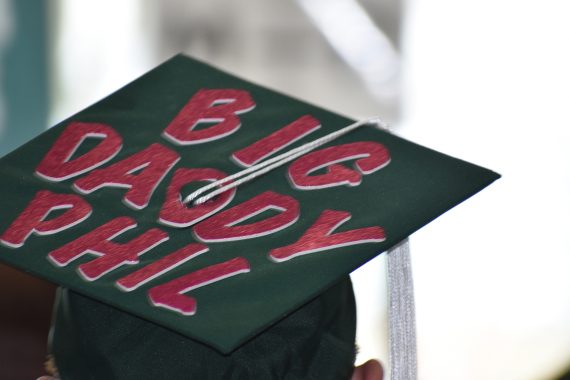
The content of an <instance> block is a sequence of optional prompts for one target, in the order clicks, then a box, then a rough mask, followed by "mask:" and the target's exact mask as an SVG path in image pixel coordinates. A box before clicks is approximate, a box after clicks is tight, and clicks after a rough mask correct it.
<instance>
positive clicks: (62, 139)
mask: <svg viewBox="0 0 570 380" xmlns="http://www.w3.org/2000/svg"><path fill="white" fill-rule="evenodd" d="M89 137H95V138H100V139H101V141H100V142H99V144H98V145H97V146H96V147H94V148H93V149H91V150H90V151H89V152H87V153H84V154H82V155H81V156H79V157H77V158H74V159H73V160H71V157H72V156H73V154H74V153H75V152H76V151H77V149H78V148H79V146H80V145H81V144H82V143H83V141H84V140H85V139H87V138H89ZM122 143H123V140H122V139H121V136H119V134H118V133H117V132H115V130H114V129H113V128H111V127H110V126H108V125H105V124H97V123H80V122H72V123H71V124H69V125H68V126H67V128H66V129H65V130H64V131H63V132H62V133H61V135H60V136H59V137H58V139H57V140H56V141H55V143H54V144H53V146H52V147H51V149H50V150H49V152H47V154H46V155H45V157H44V159H43V160H42V162H40V164H39V165H38V167H37V168H36V174H37V175H38V176H40V177H41V178H43V179H47V180H48V181H58V182H59V181H64V180H66V179H69V178H72V177H75V176H78V175H80V174H83V173H85V172H88V171H89V170H92V169H94V168H96V167H98V166H100V165H103V164H104V163H105V162H107V161H109V160H110V159H112V158H113V157H115V155H116V154H117V153H119V151H120V150H121V146H122Z"/></svg>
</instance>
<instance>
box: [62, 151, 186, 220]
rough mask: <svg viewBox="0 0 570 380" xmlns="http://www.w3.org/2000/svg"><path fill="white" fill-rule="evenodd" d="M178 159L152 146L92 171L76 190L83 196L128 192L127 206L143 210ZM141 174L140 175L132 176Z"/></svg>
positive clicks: (174, 154)
mask: <svg viewBox="0 0 570 380" xmlns="http://www.w3.org/2000/svg"><path fill="white" fill-rule="evenodd" d="M179 159H180V157H179V156H178V154H177V153H176V152H174V151H172V150H170V149H168V148H166V147H164V146H162V145H160V144H152V145H150V146H149V147H148V148H146V149H145V150H143V151H141V152H138V153H135V154H133V155H132V156H130V157H127V158H125V159H124V160H122V161H119V162H117V163H115V164H113V165H110V166H107V167H106V168H104V169H98V170H94V171H92V172H91V173H89V174H88V175H87V176H86V177H83V178H80V179H78V180H77V181H75V183H74V185H73V186H74V187H75V188H76V189H77V191H79V192H81V193H84V194H89V193H92V192H93V191H95V190H98V189H100V188H102V187H105V186H110V187H124V188H127V189H129V190H128V191H127V193H126V194H125V197H124V198H123V200H124V202H125V203H126V204H127V205H128V206H131V207H133V208H135V209H137V210H140V209H143V208H145V207H146V206H147V205H148V202H149V201H150V197H151V196H152V193H153V192H154V190H155V189H156V187H157V186H158V184H159V183H160V181H162V179H163V178H164V176H165V175H166V173H168V171H169V170H170V169H171V168H172V167H173V166H174V164H176V162H178V160H179ZM138 171H140V173H138V174H133V173H135V172H138Z"/></svg>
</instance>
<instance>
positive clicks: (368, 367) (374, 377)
mask: <svg viewBox="0 0 570 380" xmlns="http://www.w3.org/2000/svg"><path fill="white" fill-rule="evenodd" d="M383 378H384V370H383V369H382V366H381V365H380V362H379V361H378V360H375V359H372V360H369V361H367V362H366V363H364V364H362V365H359V366H358V367H356V368H355V369H354V372H353V374H352V377H351V378H350V380H382V379H383Z"/></svg>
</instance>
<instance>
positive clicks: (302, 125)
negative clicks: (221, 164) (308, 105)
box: [232, 115, 321, 167]
mask: <svg viewBox="0 0 570 380" xmlns="http://www.w3.org/2000/svg"><path fill="white" fill-rule="evenodd" d="M320 127H321V123H320V122H319V121H318V120H317V119H315V118H314V117H312V116H309V115H305V116H302V117H300V118H299V119H297V120H295V121H294V122H292V123H291V124H289V125H286V126H285V127H283V128H281V129H280V130H278V131H276V132H273V133H272V134H270V135H269V136H267V137H265V138H263V139H261V140H259V141H256V142H254V143H253V144H251V145H250V146H248V147H246V148H243V149H241V150H239V151H237V152H235V153H234V154H233V155H232V158H233V160H234V161H235V162H236V163H238V164H239V165H241V166H245V167H249V166H251V165H253V164H256V163H258V162H259V161H261V160H263V159H265V158H266V157H268V156H270V155H272V154H273V153H276V152H279V151H280V150H281V149H283V148H285V147H287V146H289V145H291V144H293V143H294V142H295V141H297V140H300V139H302V138H303V137H305V136H307V135H308V134H309V133H312V132H313V131H316V130H317V129H319V128H320Z"/></svg>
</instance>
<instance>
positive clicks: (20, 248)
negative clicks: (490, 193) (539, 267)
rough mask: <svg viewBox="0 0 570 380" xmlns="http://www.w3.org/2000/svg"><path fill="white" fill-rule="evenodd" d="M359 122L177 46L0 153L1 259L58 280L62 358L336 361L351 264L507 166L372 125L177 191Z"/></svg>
mask: <svg viewBox="0 0 570 380" xmlns="http://www.w3.org/2000/svg"><path fill="white" fill-rule="evenodd" d="M353 123H354V121H353V120H350V119H349V118H346V117H343V116H340V115H338V114H335V113H332V112H329V111H326V110H323V109H321V108H318V107H315V106H312V105H309V104H307V103H305V102H302V101H299V100H296V99H293V98H291V97H288V96H285V95H282V94H280V93H277V92H275V91H272V90H268V89H266V88H262V87H260V86H257V85H254V84H252V83H249V82H246V81H244V80H241V79H238V78H236V77H234V76H231V75H228V74H226V73H224V72H222V71H219V70H217V69H214V68H212V67H210V66H208V65H205V64H203V63H200V62H197V61H195V60H192V59H190V58H187V57H184V56H176V57H174V58H172V59H171V60H169V61H167V62H166V63H164V64H162V65H161V66H159V67H158V68H156V69H154V70H152V71H151V72H149V73H147V74H146V75H144V76H142V77H141V78H139V79H137V80H135V81H134V82H132V83H131V84H129V85H127V86H126V87H124V88H122V89H120V90H119V91H117V92H115V93H114V94H112V95H110V96H109V97H107V98H105V99H103V100H101V101H99V102H98V103H96V104H94V105H93V106H91V107H88V108H87V109H85V110H83V111H81V112H79V113H77V114H75V115H73V116H72V117H71V118H69V119H67V120H65V121H63V122H61V123H59V124H58V125H57V126H55V127H54V128H52V129H50V130H48V131H46V132H44V133H42V134H41V135H40V136H38V137H36V138H35V139H33V140H32V141H30V142H28V143H27V144H25V145H23V146H22V147H20V148H18V149H17V150H15V151H14V152H12V153H10V154H9V155H7V156H5V157H4V158H2V159H1V161H0V173H1V175H2V177H3V180H2V184H1V185H0V204H1V207H0V212H1V215H2V217H1V218H0V243H1V244H0V260H1V261H4V262H6V263H8V264H10V265H12V266H15V267H17V268H20V269H22V270H24V271H26V272H29V273H32V274H34V275H37V276H39V277H42V278H45V279H47V280H49V281H52V282H55V283H57V284H60V285H61V286H62V287H63V288H64V290H62V291H61V292H60V303H59V306H58V308H57V313H56V316H55V327H56V330H55V336H54V350H55V354H56V361H57V364H58V366H59V367H60V369H61V370H62V372H64V369H66V368H69V369H68V373H70V375H69V376H68V377H69V378H81V379H82V380H83V379H88V378H97V379H100V378H103V377H102V376H104V375H102V374H109V373H111V374H112V373H115V374H116V373H120V374H121V376H119V377H118V378H131V377H128V376H127V374H129V376H132V378H139V379H140V378H144V377H145V376H146V377H148V378H159V377H157V376H160V375H157V374H164V373H166V372H165V371H166V370H167V367H168V368H170V366H171V364H168V363H172V362H176V363H180V362H187V363H189V364H187V365H188V368H206V367H208V366H209V368H213V369H211V370H212V371H215V370H220V371H222V372H221V373H226V374H227V373H230V372H231V373H233V374H235V373H237V372H236V371H237V370H236V368H237V367H236V366H238V365H239V364H236V362H232V364H231V365H229V366H227V365H226V364H223V363H222V361H217V359H212V357H219V358H222V359H223V358H227V357H232V355H233V357H234V359H235V358H238V359H235V360H242V362H244V363H246V364H245V366H246V367H248V368H251V367H256V366H258V365H259V363H256V362H255V360H254V359H255V358H256V356H257V357H261V358H264V359H263V360H265V361H266V362H268V363H272V364H270V365H268V368H267V369H266V372H263V373H266V374H267V378H270V377H269V376H274V377H275V378H290V379H297V378H299V379H300V378H318V377H314V375H313V374H311V373H314V372H315V371H316V370H315V369H314V368H316V367H315V366H318V365H317V364H314V363H312V361H315V362H316V359H315V360H314V358H312V357H311V355H313V354H314V353H317V354H315V355H317V356H320V359H321V360H322V361H323V362H328V363H331V362H335V361H338V362H341V361H342V360H341V359H338V360H337V359H336V358H335V356H334V355H335V354H334V352H337V351H343V350H345V349H344V348H343V347H345V345H343V344H342V341H343V340H346V341H350V340H352V341H353V340H354V332H353V329H354V326H353V325H354V310H353V309H354V299H353V296H352V289H351V287H350V282H349V280H348V274H349V273H351V272H352V271H353V270H354V269H356V268H358V267H359V266H361V265H363V264H364V263H366V262H367V261H368V260H370V259H372V258H374V257H375V256H377V255H378V254H380V253H381V252H383V251H386V250H387V249H389V248H391V247H393V246H394V245H396V244H397V243H399V242H400V241H402V240H403V239H405V238H406V237H407V236H409V235H410V234H412V233H413V232H414V231H416V230H418V229H419V228H420V227H422V226H423V225H425V224H427V223H429V222H430V221H431V220H433V219H434V218H436V217H438V216H439V215H441V214H442V213H444V212H445V211H447V210H449V209H450V208H452V207H454V206H455V205H457V204H458V203H460V202H462V201H463V200H465V199H466V198H468V197H470V196H471V195H473V194H475V193H476V192H478V191H479V190H481V189H482V188H484V187H485V186H487V185H489V184H490V183H491V182H493V181H494V180H496V179H497V178H498V177H499V176H498V175H497V174H496V173H493V172H492V171H489V170H487V169H484V168H481V167H478V166H476V165H473V164H469V163H467V162H464V161H461V160H458V159H455V158H452V157H449V156H446V155H444V154H441V153H438V152H435V151H433V150H430V149H428V148H425V147H422V146H419V145H417V144H414V143H412V142H409V141H406V140H404V139H402V138H399V137H397V136H394V135H392V134H390V133H387V132H386V131H384V130H382V129H381V128H377V127H375V126H374V125H364V126H362V127H360V128H357V129H355V130H353V131H352V132H350V133H347V134H345V135H343V136H341V137H338V138H337V139H335V140H334V141H331V142H329V143H327V144H325V145H323V146H320V147H318V148H315V149H314V150H312V151H310V152H309V151H307V152H302V154H300V155H299V156H298V157H295V159H294V160H292V161H291V162H289V163H287V164H285V165H283V166H280V167H277V168H275V169H273V170H270V171H268V172H267V173H265V174H263V175H260V176H258V177H257V178H255V179H253V180H251V181H249V182H247V183H244V184H241V185H240V186H238V187H234V188H231V189H229V190H227V191H225V192H223V193H221V194H219V195H218V196H216V197H214V198H213V199H211V200H209V201H207V202H205V203H203V204H200V205H193V204H191V203H190V204H185V203H184V202H183V200H184V199H185V197H186V196H187V195H188V194H190V193H191V192H193V191H195V190H196V189H198V188H200V187H201V186H203V185H205V184H208V183H212V182H213V181H216V180H220V179H221V178H224V177H226V176H228V175H230V174H232V173H235V172H239V171H241V170H243V169H244V168H250V167H254V168H255V165H257V164H259V163H262V162H264V161H265V160H268V159H271V158H272V157H275V156H277V155H279V154H281V153H283V152H287V151H290V150H291V149H294V148H296V147H299V146H303V144H306V143H308V142H311V141H314V140H316V139H318V138H320V137H322V136H325V135H328V134H330V133H331V132H334V131H337V130H340V129H342V128H343V127H346V126H347V125H351V124H353ZM315 315H316V316H318V317H317V318H316V319H314V318H313V317H314V316H315ZM315 321H316V322H315ZM323 326H325V327H323ZM58 329H59V336H60V338H57V335H58ZM347 329H348V330H347ZM345 330H346V331H345ZM282 331H285V332H284V335H280V333H281V332H282ZM327 331H332V332H333V334H332V337H331V338H330V339H329V340H330V345H329V346H328V347H329V348H322V349H321V348H319V347H320V345H321V343H322V342H321V341H322V339H323V338H322V336H323V334H324V335H326V334H327ZM269 334H271V335H275V336H277V338H275V336H274V337H273V338H274V340H265V336H267V335H269ZM301 336H303V338H301ZM58 339H59V343H58ZM291 341H294V342H295V343H296V344H297V346H293V345H291V344H290V342H291ZM254 342H256V343H255V346H252V343H254ZM99 345H101V346H105V345H106V346H105V348H104V349H100V348H99ZM190 346H192V347H190ZM248 346H250V348H247V349H248V350H249V351H248V353H247V354H246V355H245V356H243V357H242V356H240V355H241V354H240V352H243V350H244V349H246V347H248ZM251 347H253V348H251ZM294 347H297V348H294ZM186 349H188V350H189V352H192V355H194V356H193V357H192V358H190V359H189V358H188V355H187V353H186V352H185V350H186ZM57 350H59V351H60V353H61V357H58V356H57V354H58V351H57ZM82 350H83V351H85V352H86V353H88V356H89V358H88V359H85V362H82V360H83V359H81V357H79V356H78V355H79V354H78V353H79V352H81V351H82ZM352 350H353V349H352V348H350V349H348V350H345V351H348V352H349V354H348V355H349V356H350V351H352ZM353 354H354V353H353V352H352V355H353ZM122 355H123V356H122ZM129 355H130V356H129ZM208 355H210V356H208ZM212 355H214V356H212ZM216 355H218V356H216ZM295 355H297V356H299V357H300V359H299V361H300V362H301V363H299V362H296V361H294V360H292V359H291V357H292V356H295ZM64 356H65V357H67V359H65V358H64V359H61V358H62V357H64ZM169 360H170V362H169ZM64 362H66V363H64ZM71 362H72V363H71ZM74 363H75V364H74ZM93 363H95V364H93ZM89 365H93V366H94V368H96V370H94V369H88V368H90V367H89ZM121 365H123V368H122V369H120V370H116V367H118V366H121ZM185 365H186V364H185ZM272 365H275V366H283V369H276V368H275V367H271V366H272ZM161 366H162V368H161ZM224 366H226V367H224ZM310 368H313V369H310ZM319 368H320V367H319ZM321 369H322V368H320V369H319V371H320V370H321ZM81 371H84V373H80V372H81ZM90 371H95V372H97V373H96V374H93V372H90ZM113 371H118V372H113ZM153 371H155V372H153ZM156 371H159V372H156ZM173 371H174V372H172V373H180V371H186V369H184V370H179V372H177V370H176V369H173ZM201 371H202V372H201V373H202V374H208V375H203V376H201V378H218V377H216V376H217V375H214V372H207V371H210V369H202V370H201ZM204 371H206V372H204ZM224 371H225V372H224ZM279 371H288V372H290V373H297V375H295V376H296V377H295V376H293V375H291V377H284V376H281V375H280V373H281V372H279ZM331 371H332V370H331ZM246 372H247V371H246ZM183 373H186V374H188V373H187V372H183ZM331 373H344V372H342V370H339V371H337V372H331ZM62 374H63V373H62ZM90 376H91V377H90ZM105 376H107V375H105ZM152 376H154V377H152ZM170 376H171V377H169V378H173V377H172V376H174V375H170ZM231 376H234V375H231ZM231 376H230V377H227V378H232V379H233V378H242V377H239V376H237V375H235V377H231ZM333 376H337V375H330V376H329V377H324V378H334V377H333ZM339 376H340V375H339ZM342 376H346V374H343V375H342ZM64 378H65V374H64ZM220 378H221V377H220ZM224 378H225V377H224ZM244 378H246V377H244ZM260 378H261V377H260Z"/></svg>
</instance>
